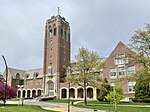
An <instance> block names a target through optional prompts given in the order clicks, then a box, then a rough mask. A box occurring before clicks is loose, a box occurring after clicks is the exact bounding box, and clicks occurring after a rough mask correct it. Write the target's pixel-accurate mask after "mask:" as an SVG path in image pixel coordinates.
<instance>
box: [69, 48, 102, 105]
mask: <svg viewBox="0 0 150 112" xmlns="http://www.w3.org/2000/svg"><path fill="white" fill-rule="evenodd" d="M102 66H103V61H102V59H101V58H100V56H99V55H98V54H97V53H96V52H93V51H89V50H88V49H86V48H84V47H82V48H80V49H79V52H78V54H77V55H75V61H74V63H73V64H71V65H70V66H69V67H70V69H71V75H69V76H67V80H68V81H70V82H72V83H76V84H78V85H79V86H82V87H83V88H84V101H85V105H87V89H86V88H87V86H89V85H92V86H96V82H97V81H100V76H99V74H100V73H99V71H100V69H101V68H102ZM96 80H97V81H96Z"/></svg>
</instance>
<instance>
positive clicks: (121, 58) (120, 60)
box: [115, 54, 128, 65]
mask: <svg viewBox="0 0 150 112" xmlns="http://www.w3.org/2000/svg"><path fill="white" fill-rule="evenodd" d="M125 63H128V58H127V57H125V54H119V55H118V56H117V57H116V58H115V64H116V65H119V64H125Z"/></svg>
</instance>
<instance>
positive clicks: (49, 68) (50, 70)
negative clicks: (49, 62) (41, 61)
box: [48, 66, 53, 74]
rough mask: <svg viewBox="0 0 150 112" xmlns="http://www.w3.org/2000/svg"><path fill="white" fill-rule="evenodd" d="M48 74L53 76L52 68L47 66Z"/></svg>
mask: <svg viewBox="0 0 150 112" xmlns="http://www.w3.org/2000/svg"><path fill="white" fill-rule="evenodd" d="M48 74H53V68H52V66H48Z"/></svg>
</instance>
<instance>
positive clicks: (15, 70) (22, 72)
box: [8, 68, 25, 79]
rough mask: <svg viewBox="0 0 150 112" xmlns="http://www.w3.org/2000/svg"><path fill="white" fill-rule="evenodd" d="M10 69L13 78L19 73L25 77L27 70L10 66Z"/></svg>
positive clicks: (21, 76)
mask: <svg viewBox="0 0 150 112" xmlns="http://www.w3.org/2000/svg"><path fill="white" fill-rule="evenodd" d="M8 70H9V72H10V73H11V75H12V76H13V78H15V76H16V74H17V73H19V74H20V78H21V79H23V78H24V74H25V70H20V69H15V68H8Z"/></svg>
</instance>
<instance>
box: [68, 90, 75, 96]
mask: <svg viewBox="0 0 150 112" xmlns="http://www.w3.org/2000/svg"><path fill="white" fill-rule="evenodd" d="M69 91H70V98H75V89H74V88H71V89H70V90H69Z"/></svg>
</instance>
